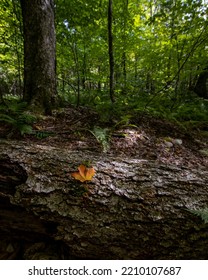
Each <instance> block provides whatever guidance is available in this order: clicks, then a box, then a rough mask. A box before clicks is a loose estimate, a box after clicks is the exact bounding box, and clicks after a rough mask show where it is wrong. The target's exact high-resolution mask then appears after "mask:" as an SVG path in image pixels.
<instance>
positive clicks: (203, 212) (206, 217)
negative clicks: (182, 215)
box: [189, 207, 208, 223]
mask: <svg viewBox="0 0 208 280" xmlns="http://www.w3.org/2000/svg"><path fill="white" fill-rule="evenodd" d="M189 211H190V212H191V213H193V214H194V215H197V216H199V217H201V219H202V220H203V221H204V222H205V223H208V208H207V207H206V208H203V209H199V210H189Z"/></svg>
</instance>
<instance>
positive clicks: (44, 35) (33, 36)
mask: <svg viewBox="0 0 208 280" xmlns="http://www.w3.org/2000/svg"><path fill="white" fill-rule="evenodd" d="M21 8H22V18H23V31H24V100H25V101H27V102H28V103H29V104H30V105H31V107H33V108H35V109H36V111H40V112H42V113H49V114H50V112H51V105H52V101H53V100H54V99H55V95H56V75H55V72H56V71H55V26H54V3H53V0H21Z"/></svg>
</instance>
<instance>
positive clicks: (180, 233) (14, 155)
mask: <svg viewBox="0 0 208 280" xmlns="http://www.w3.org/2000/svg"><path fill="white" fill-rule="evenodd" d="M1 151H4V152H2V153H1V156H0V170H1V173H0V198H1V201H2V203H1V206H0V208H1V215H0V218H1V223H0V230H1V235H2V234H5V233H6V234H7V236H9V235H15V234H16V233H19V235H18V234H17V236H20V235H21V236H24V235H25V236H31V238H34V239H35V240H37V236H39V240H41V242H44V241H43V240H45V239H46V240H49V238H50V239H51V240H53V241H54V243H55V242H56V241H59V242H61V244H62V245H63V244H64V246H65V247H64V248H65V249H64V250H65V251H67V253H68V255H70V256H74V257H75V258H81V259H207V258H208V251H207V246H208V230H207V229H208V226H207V224H205V223H204V222H203V221H202V220H201V218H199V217H197V216H195V215H193V214H192V213H191V212H190V211H188V210H191V209H199V208H204V207H207V205H208V195H207V193H208V171H207V170H189V169H187V168H179V167H177V166H166V165H164V164H158V163H157V162H155V161H147V160H142V159H139V158H134V159H133V158H120V157H118V158H113V157H111V156H110V155H107V154H103V153H102V154H94V153H92V152H90V151H70V150H67V149H64V148H60V149H58V148H54V147H50V146H43V145H38V144H30V146H28V145H27V144H26V143H20V142H18V143H16V142H6V141H4V142H1ZM84 160H90V161H91V162H92V163H93V166H94V168H95V169H96V175H95V177H94V178H93V180H92V181H91V182H88V183H87V184H86V183H80V182H79V181H76V180H75V179H73V178H72V177H71V172H74V171H76V170H77V167H78V166H79V165H80V164H81V163H82V162H83V161H84ZM14 221H16V222H15V223H13V222H14ZM35 236H36V237H35ZM44 238H45V239H44ZM34 242H35V241H34ZM38 246H39V247H41V245H38ZM41 248H42V247H41ZM30 250H31V249H30ZM27 252H28V251H27ZM27 252H26V253H25V258H29V257H27ZM33 258H37V255H36V257H33ZM46 258H47V257H46Z"/></svg>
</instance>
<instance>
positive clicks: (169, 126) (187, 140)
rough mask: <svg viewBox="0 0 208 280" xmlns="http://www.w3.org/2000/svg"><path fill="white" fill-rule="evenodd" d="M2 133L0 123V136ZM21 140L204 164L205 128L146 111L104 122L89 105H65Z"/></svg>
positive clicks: (207, 163) (207, 160)
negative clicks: (186, 126)
mask: <svg viewBox="0 0 208 280" xmlns="http://www.w3.org/2000/svg"><path fill="white" fill-rule="evenodd" d="M3 134H4V128H2V127H1V130H0V136H2V135H3ZM21 141H26V142H27V144H30V143H38V144H40V145H48V146H56V147H60V148H61V147H64V148H65V149H67V148H68V149H69V150H91V151H93V152H97V153H101V152H103V151H104V153H106V154H110V155H111V156H115V157H116V156H122V157H133V158H141V159H150V160H156V161H158V162H160V163H161V162H162V163H165V164H174V165H177V166H186V167H190V168H208V131H205V130H202V129H196V128H195V129H194V130H187V129H183V128H181V127H180V126H178V125H176V124H173V123H171V122H169V121H166V120H162V119H158V118H155V117H151V116H148V115H143V116H141V115H138V116H136V115H135V116H134V117H132V118H129V119H128V120H127V121H126V122H119V121H116V120H112V121H111V122H110V123H109V122H108V123H107V122H104V121H101V120H100V118H99V115H98V114H97V113H96V112H94V111H92V110H91V109H89V108H86V107H79V108H75V107H68V108H65V109H61V110H59V111H56V112H54V114H53V115H52V116H48V117H41V118H39V120H38V121H37V122H36V123H35V124H34V125H33V134H31V135H24V137H23V138H22V139H21Z"/></svg>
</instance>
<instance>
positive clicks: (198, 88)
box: [194, 68, 208, 99]
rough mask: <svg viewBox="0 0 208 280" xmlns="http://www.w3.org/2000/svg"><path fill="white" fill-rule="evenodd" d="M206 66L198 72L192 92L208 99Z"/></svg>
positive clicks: (207, 72)
mask: <svg viewBox="0 0 208 280" xmlns="http://www.w3.org/2000/svg"><path fill="white" fill-rule="evenodd" d="M207 80H208V68H205V69H204V70H203V72H201V73H200V74H199V77H198V79H197V82H196V85H195V88H194V92H195V93H196V94H197V95H198V96H199V97H202V98H204V99H208V85H207Z"/></svg>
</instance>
